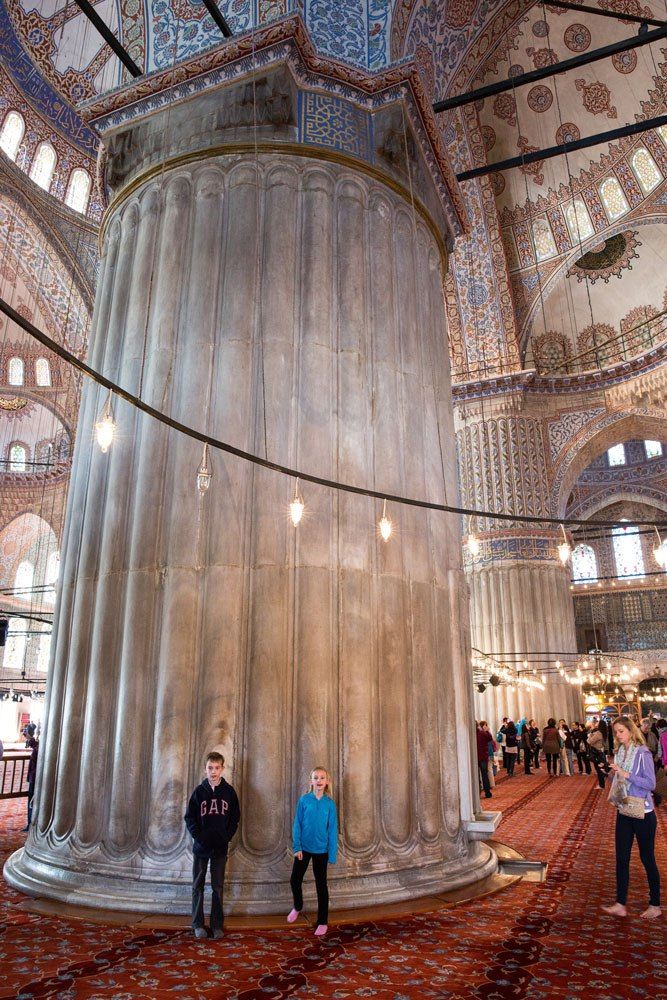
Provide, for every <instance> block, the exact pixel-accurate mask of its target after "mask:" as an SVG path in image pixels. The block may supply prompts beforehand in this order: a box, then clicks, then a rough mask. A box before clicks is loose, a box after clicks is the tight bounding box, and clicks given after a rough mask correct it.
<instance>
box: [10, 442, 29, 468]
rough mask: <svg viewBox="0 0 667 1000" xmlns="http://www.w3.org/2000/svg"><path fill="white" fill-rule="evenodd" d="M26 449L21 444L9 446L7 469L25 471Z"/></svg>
mask: <svg viewBox="0 0 667 1000" xmlns="http://www.w3.org/2000/svg"><path fill="white" fill-rule="evenodd" d="M26 458H27V455H26V450H25V448H24V447H23V445H22V444H12V445H10V446H9V471H10V472H25V462H26Z"/></svg>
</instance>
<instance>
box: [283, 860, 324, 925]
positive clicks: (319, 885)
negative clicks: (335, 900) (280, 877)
mask: <svg viewBox="0 0 667 1000" xmlns="http://www.w3.org/2000/svg"><path fill="white" fill-rule="evenodd" d="M302 854H303V861H299V859H298V858H295V859H294V864H293V866H292V877H291V878H290V883H289V884H290V886H291V887H292V896H293V897H294V909H295V910H299V911H300V910H302V909H303V891H302V885H303V876H304V875H305V874H306V869H307V868H308V863H309V861H310V859H311V858H312V859H313V875H314V876H315V888H316V889H317V923H318V924H327V923H328V922H329V887H328V886H327V862H328V860H329V855H328V854H327V852H326V851H325V852H324V854H311V853H310V851H303V852H302Z"/></svg>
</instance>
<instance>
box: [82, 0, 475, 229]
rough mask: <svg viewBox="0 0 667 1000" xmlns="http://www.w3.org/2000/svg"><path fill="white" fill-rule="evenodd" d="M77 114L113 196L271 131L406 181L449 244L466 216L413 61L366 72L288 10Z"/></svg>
mask: <svg viewBox="0 0 667 1000" xmlns="http://www.w3.org/2000/svg"><path fill="white" fill-rule="evenodd" d="M81 113H82V115H83V116H84V118H85V119H86V120H87V121H88V122H90V123H91V124H94V125H95V127H96V128H97V130H98V131H99V132H100V134H101V135H102V137H103V139H104V142H105V146H106V153H105V156H106V165H105V166H106V169H105V171H104V172H105V177H106V184H107V186H108V188H109V189H110V192H111V194H112V196H115V195H117V194H118V192H119V191H120V190H121V189H122V188H123V187H125V186H126V185H127V184H128V183H130V182H132V181H133V180H134V179H136V178H137V177H138V176H140V175H141V174H143V173H145V172H146V171H147V170H149V169H150V168H151V167H153V166H155V165H156V164H159V165H160V167H162V166H164V164H165V163H168V162H170V161H173V160H174V159H175V158H177V157H179V158H182V157H184V156H190V157H192V156H201V155H202V154H205V153H206V151H208V152H209V155H210V154H212V153H214V155H220V153H221V151H222V150H223V149H228V150H229V152H230V153H231V152H233V151H234V147H235V146H239V145H240V146H242V147H247V146H248V144H250V145H251V147H252V148H254V147H255V146H256V144H258V143H260V144H262V143H264V144H265V143H267V142H270V143H272V144H279V145H282V146H285V147H286V148H287V149H289V151H290V152H295V149H300V148H302V150H303V152H305V151H307V152H308V154H309V155H317V154H319V155H320V156H322V155H326V156H330V157H332V158H340V157H343V158H350V159H352V160H354V161H356V162H357V163H358V164H359V166H360V167H362V168H363V169H370V170H373V171H376V172H379V173H380V174H382V175H383V176H384V177H385V178H386V179H387V180H388V181H390V182H391V181H393V182H394V183H395V184H398V185H401V186H402V187H404V188H406V189H407V190H409V191H410V192H412V193H413V194H414V197H415V198H416V199H419V200H420V201H421V202H422V203H423V204H424V206H425V207H426V209H427V211H428V212H429V214H430V215H431V217H432V218H433V221H434V222H435V223H436V225H438V226H439V227H440V229H441V231H442V232H443V233H444V234H446V235H445V243H446V245H447V246H448V249H451V246H452V244H453V240H454V239H455V238H456V237H457V236H458V235H460V234H461V233H463V232H464V231H465V230H466V227H467V212H466V209H465V206H464V203H463V199H462V197H461V193H460V190H459V186H458V183H457V181H456V177H455V174H454V170H453V168H452V166H451V165H450V162H449V157H448V155H447V152H446V149H445V146H444V144H443V141H442V137H441V135H440V130H439V128H438V125H437V121H436V119H435V116H434V115H433V111H432V108H431V105H430V101H429V99H428V96H427V94H426V92H425V90H424V87H423V85H422V82H421V78H420V76H419V73H418V71H417V69H416V67H415V65H414V63H404V64H401V65H400V66H397V67H393V68H391V69H387V70H385V71H384V72H381V73H369V72H366V71H364V70H360V69H358V68H355V67H352V66H349V65H347V64H345V63H341V62H338V61H336V60H334V59H330V58H327V57H324V56H322V55H319V54H318V53H317V52H316V50H315V48H314V46H313V43H312V41H311V39H310V36H309V34H308V32H307V30H306V28H305V26H304V23H303V21H302V19H301V17H300V16H298V15H295V16H293V17H288V18H285V19H283V20H281V21H280V22H279V23H277V24H271V25H269V26H267V27H265V28H263V29H260V30H258V31H255V32H253V33H250V34H247V35H244V36H242V37H241V38H239V39H238V40H236V39H235V40H234V41H233V42H230V43H229V44H227V45H224V46H221V47H219V48H215V49H212V50H210V51H207V52H204V53H201V54H198V55H197V56H195V57H193V58H191V59H189V60H187V61H185V62H182V63H179V64H178V65H177V66H176V67H173V68H170V69H168V70H164V71H162V72H159V73H154V74H151V75H150V76H148V77H142V78H140V79H139V80H137V81H134V82H132V83H130V84H128V85H125V86H123V87H120V88H118V89H116V90H114V91H111V92H110V93H107V94H105V95H104V96H103V97H100V98H95V99H93V100H91V101H89V102H87V103H86V104H85V105H83V106H82V109H81ZM406 120H407V129H406V126H405V124H404V122H405V121H406ZM303 152H302V155H303Z"/></svg>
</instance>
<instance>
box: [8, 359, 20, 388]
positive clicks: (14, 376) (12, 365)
mask: <svg viewBox="0 0 667 1000" xmlns="http://www.w3.org/2000/svg"><path fill="white" fill-rule="evenodd" d="M7 381H8V382H9V384H10V385H23V360H22V358H10V359H9V365H8V368H7Z"/></svg>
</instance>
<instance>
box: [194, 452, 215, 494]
mask: <svg viewBox="0 0 667 1000" xmlns="http://www.w3.org/2000/svg"><path fill="white" fill-rule="evenodd" d="M212 479H213V473H212V472H211V468H210V465H209V458H208V442H207V441H206V442H204V451H203V453H202V458H201V465H200V466H199V468H198V469H197V490H198V491H199V495H200V496H202V497H203V496H204V494H205V493H206V492H207V490H208V488H209V486H210V485H211V480H212Z"/></svg>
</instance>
